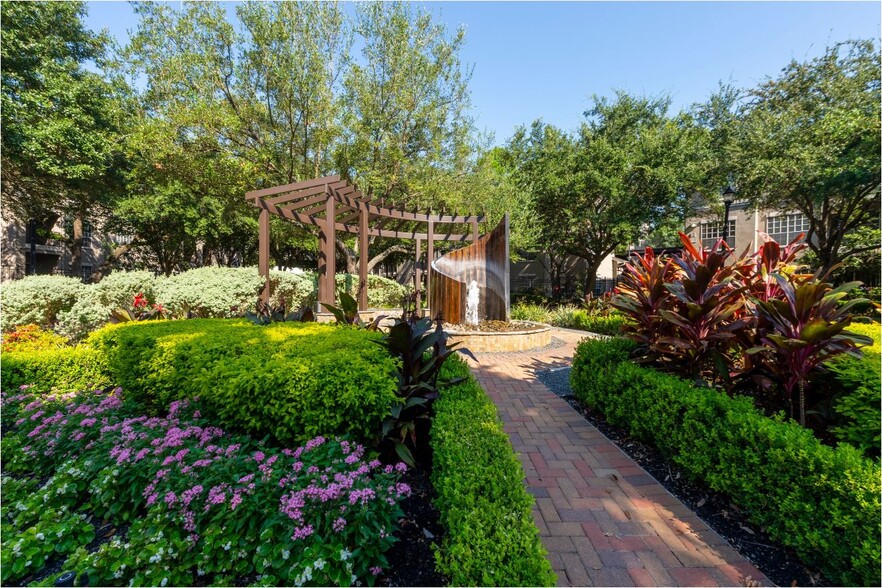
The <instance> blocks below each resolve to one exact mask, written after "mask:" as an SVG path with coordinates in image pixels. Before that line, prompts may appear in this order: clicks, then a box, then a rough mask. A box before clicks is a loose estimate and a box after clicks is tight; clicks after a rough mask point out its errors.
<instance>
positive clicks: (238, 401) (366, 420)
mask: <svg viewBox="0 0 882 588" xmlns="http://www.w3.org/2000/svg"><path fill="white" fill-rule="evenodd" d="M379 337H380V335H379V333H369V332H367V331H360V330H356V329H350V328H337V327H333V326H331V325H322V324H317V323H276V324H273V325H269V326H265V327H259V326H255V325H252V324H251V323H249V322H248V321H245V320H242V319H235V320H221V319H193V320H186V321H147V322H141V323H125V324H120V325H109V326H107V327H105V328H103V329H101V330H100V331H96V332H95V333H93V334H92V335H91V336H90V337H89V338H88V339H87V344H88V345H90V346H93V347H94V348H95V349H97V350H99V351H100V352H101V353H102V354H103V355H104V356H105V357H106V360H107V364H108V366H109V369H110V372H111V374H112V379H113V382H114V384H117V385H119V386H122V388H123V390H125V391H126V394H127V396H128V397H129V398H131V399H133V400H138V401H140V402H143V403H144V404H146V405H148V406H151V405H152V406H154V407H157V408H159V407H161V408H165V407H167V406H168V405H169V404H170V403H171V402H172V401H174V400H180V399H184V398H193V397H199V398H200V399H201V401H202V402H203V404H204V405H205V406H206V407H207V408H208V409H209V410H210V411H211V412H212V413H213V414H214V416H215V417H216V418H217V419H218V420H219V423H220V424H222V425H223V426H224V427H225V428H229V429H235V430H239V431H244V432H247V433H250V434H253V435H257V436H260V435H266V434H269V435H271V436H273V437H274V438H276V439H277V440H278V441H280V442H282V443H292V442H293V443H301V442H305V441H307V440H309V439H311V438H313V437H316V436H318V435H344V434H351V435H353V437H354V438H355V439H357V440H359V441H362V440H366V439H367V438H369V437H370V436H371V435H372V434H373V433H374V432H375V430H376V428H377V426H378V424H379V423H380V422H381V421H382V417H383V415H385V414H386V413H387V412H388V410H389V407H390V405H391V404H392V402H393V401H394V399H395V390H396V382H395V379H394V376H393V371H394V368H395V363H394V360H393V359H392V358H391V357H389V356H388V355H387V354H386V352H385V351H384V350H383V349H382V348H381V347H380V346H379V345H377V344H375V343H374V341H375V340H376V339H378V338H379Z"/></svg>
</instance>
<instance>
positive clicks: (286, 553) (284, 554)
mask: <svg viewBox="0 0 882 588" xmlns="http://www.w3.org/2000/svg"><path fill="white" fill-rule="evenodd" d="M289 557H291V552H290V551H288V550H287V549H283V550H282V559H283V560H287V559H288V558H289Z"/></svg>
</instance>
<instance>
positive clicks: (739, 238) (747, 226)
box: [685, 202, 809, 253]
mask: <svg viewBox="0 0 882 588" xmlns="http://www.w3.org/2000/svg"><path fill="white" fill-rule="evenodd" d="M722 229H723V223H722V215H716V214H712V213H709V214H698V215H696V216H695V217H693V218H691V219H689V220H688V221H687V224H686V230H685V233H686V234H687V235H689V237H691V238H692V240H693V241H701V243H702V245H704V246H705V247H711V246H712V245H713V244H714V243H716V241H717V240H718V239H719V238H720V237H722V232H723V231H722ZM808 230H809V223H808V218H806V216H805V215H804V214H802V213H799V212H781V211H777V210H771V211H768V210H761V209H758V208H754V207H751V206H748V205H747V204H744V203H740V202H736V203H734V204H733V205H732V207H731V209H730V210H729V231H728V233H729V238H728V239H727V243H728V244H729V245H730V246H731V247H732V248H733V249H735V251H737V252H738V253H741V252H742V251H744V249H745V248H748V249H749V251H750V252H751V253H753V252H755V251H756V250H757V249H758V248H759V246H760V245H762V243H763V241H762V239H761V238H760V233H767V234H768V235H770V236H771V237H772V238H773V239H775V241H777V242H778V243H780V244H782V245H783V244H786V243H789V242H790V241H792V240H793V239H795V238H796V237H797V236H798V235H799V234H800V233H808Z"/></svg>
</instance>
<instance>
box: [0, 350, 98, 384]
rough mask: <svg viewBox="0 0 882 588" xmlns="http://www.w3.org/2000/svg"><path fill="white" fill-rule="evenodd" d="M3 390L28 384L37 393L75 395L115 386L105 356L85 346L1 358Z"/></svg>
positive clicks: (18, 352)
mask: <svg viewBox="0 0 882 588" xmlns="http://www.w3.org/2000/svg"><path fill="white" fill-rule="evenodd" d="M0 371H2V372H3V389H4V390H6V391H11V390H15V389H16V388H18V387H19V386H22V385H24V384H28V385H33V386H34V389H35V390H36V391H37V392H51V391H56V392H75V391H78V390H93V389H98V388H106V387H107V386H111V385H112V382H111V379H110V374H109V370H108V369H107V362H106V360H105V358H104V356H103V355H102V354H101V353H99V352H98V351H95V350H94V349H88V348H85V347H65V348H61V349H45V350H42V351H14V352H10V353H4V354H3V355H2V357H0Z"/></svg>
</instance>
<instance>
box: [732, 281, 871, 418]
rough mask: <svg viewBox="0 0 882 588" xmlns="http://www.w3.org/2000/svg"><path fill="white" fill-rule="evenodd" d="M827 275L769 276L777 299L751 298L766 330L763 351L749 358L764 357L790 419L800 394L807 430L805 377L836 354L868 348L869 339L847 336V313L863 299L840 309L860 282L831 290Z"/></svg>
mask: <svg viewBox="0 0 882 588" xmlns="http://www.w3.org/2000/svg"><path fill="white" fill-rule="evenodd" d="M827 275H829V274H825V275H824V276H819V275H818V274H815V275H813V276H812V277H811V279H809V280H800V279H799V278H794V277H792V276H791V277H788V276H784V275H781V274H778V273H775V274H772V276H773V277H774V279H775V281H776V282H777V286H778V289H779V290H780V293H781V298H780V299H777V298H770V299H768V300H760V299H759V298H753V299H752V302H753V303H754V304H755V305H756V309H757V312H758V313H759V315H760V316H761V317H762V318H764V319H765V320H766V321H768V323H769V325H770V330H769V332H768V333H765V334H763V335H761V337H760V343H761V346H758V347H753V348H751V349H749V350H747V353H748V354H749V355H754V354H764V355H766V358H765V359H766V360H767V361H766V367H767V369H769V370H770V371H771V372H772V373H773V374H775V376H776V377H777V379H778V380H779V381H780V382H781V384H782V385H783V386H784V390H785V391H786V393H787V397H788V401H789V402H790V414H791V417H792V416H793V391H794V389H797V388H798V389H799V422H800V424H801V425H802V426H805V387H806V382H807V378H808V376H809V374H810V373H811V372H812V371H814V370H815V369H817V368H819V367H821V366H822V364H823V363H825V362H827V361H829V360H830V359H832V358H833V357H836V356H837V355H854V356H858V357H859V356H860V355H861V352H860V349H859V348H858V345H869V344H871V343H872V340H871V339H870V338H869V337H864V336H863V335H858V334H856V333H851V332H849V331H846V330H845V328H846V327H847V326H848V325H849V323H851V312H850V311H851V309H852V308H853V307H854V306H855V305H856V304H858V303H862V302H864V301H863V300H862V299H857V300H852V301H850V302H848V303H847V304H844V305H841V306H840V305H839V304H838V303H839V301H840V300H841V299H842V298H843V297H845V295H846V294H847V293H848V292H849V291H850V290H852V289H854V288H855V287H857V286H858V285H859V284H860V282H849V283H847V284H843V285H841V286H839V287H838V288H835V289H834V288H832V287H831V286H830V284H828V283H826V282H825V281H824V280H825V278H826V277H827ZM769 356H771V357H769Z"/></svg>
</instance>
